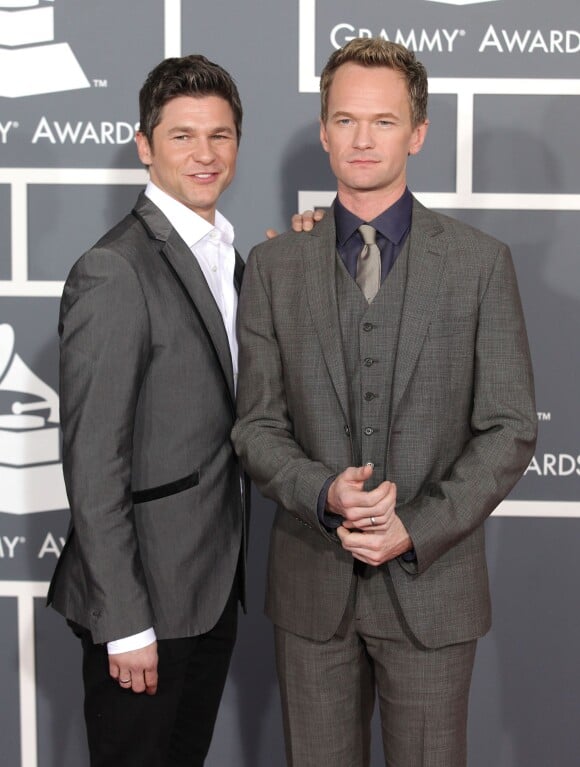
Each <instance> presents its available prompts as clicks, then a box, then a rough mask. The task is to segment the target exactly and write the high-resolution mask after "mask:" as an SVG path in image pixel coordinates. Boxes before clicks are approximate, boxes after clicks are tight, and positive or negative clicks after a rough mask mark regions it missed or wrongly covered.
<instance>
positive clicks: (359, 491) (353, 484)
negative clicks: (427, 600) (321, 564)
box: [326, 464, 413, 567]
mask: <svg viewBox="0 0 580 767" xmlns="http://www.w3.org/2000/svg"><path fill="white" fill-rule="evenodd" d="M372 473H373V465H372V464H367V465H366V466H350V467H348V468H347V469H345V470H344V471H343V472H342V473H341V474H339V475H338V477H337V478H336V479H335V480H334V482H333V483H332V484H331V485H330V488H329V490H328V495H327V500H326V508H327V510H328V511H330V512H332V513H333V514H338V515H339V516H341V517H342V518H343V522H342V525H341V526H340V527H339V528H338V530H337V534H338V537H339V538H340V541H341V543H342V547H343V548H344V549H345V550H346V551H348V552H350V553H351V554H352V556H353V557H354V558H355V559H359V560H360V561H361V562H365V563H367V564H369V565H373V566H375V567H376V566H378V565H381V564H383V563H384V562H388V561H389V560H390V559H394V558H395V557H398V556H399V555H400V554H403V553H404V552H405V551H409V550H410V549H411V548H412V547H413V545H412V541H411V538H410V537H409V534H408V533H407V530H406V529H405V526H404V525H403V523H402V522H401V520H400V519H399V517H398V516H397V514H396V511H395V506H396V502H397V487H396V485H395V483H394V482H388V481H385V482H381V484H380V485H379V486H378V487H376V488H374V490H368V491H367V490H365V489H364V484H365V482H366V481H367V480H369V479H370V478H371V477H372Z"/></svg>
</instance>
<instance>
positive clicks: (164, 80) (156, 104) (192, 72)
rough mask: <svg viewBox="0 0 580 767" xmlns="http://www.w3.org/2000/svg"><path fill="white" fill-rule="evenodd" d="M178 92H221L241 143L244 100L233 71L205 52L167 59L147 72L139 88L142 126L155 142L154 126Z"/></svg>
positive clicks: (189, 93)
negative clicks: (229, 71)
mask: <svg viewBox="0 0 580 767" xmlns="http://www.w3.org/2000/svg"><path fill="white" fill-rule="evenodd" d="M178 96H193V97H194V98H200V97H203V96H220V97H221V98H223V99H225V101H227V102H228V104H229V105H230V106H231V108H232V112H233V114H234V123H235V125H236V134H237V138H238V144H239V143H240V138H241V136H242V115H243V112H242V103H241V101H240V94H239V93H238V89H237V87H236V84H235V82H234V80H233V78H232V77H231V75H230V74H229V73H228V72H226V70H225V69H223V68H222V67H220V66H219V64H214V63H213V61H209V59H206V57H205V56H201V55H198V54H192V55H190V56H182V57H181V58H171V59H165V60H164V61H162V62H161V63H160V64H158V65H157V66H156V67H155V69H153V70H152V71H151V72H149V74H148V75H147V79H146V80H145V82H144V84H143V87H142V88H141V90H140V91H139V122H140V124H139V129H140V131H141V133H143V134H144V135H145V136H146V137H147V141H148V142H149V143H150V144H152V142H153V130H154V129H155V127H156V126H157V125H158V124H159V122H160V121H161V111H162V109H163V107H164V106H165V104H166V103H167V102H168V101H171V100H172V99H175V98H177V97H178Z"/></svg>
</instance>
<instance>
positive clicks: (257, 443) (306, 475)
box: [232, 248, 337, 541]
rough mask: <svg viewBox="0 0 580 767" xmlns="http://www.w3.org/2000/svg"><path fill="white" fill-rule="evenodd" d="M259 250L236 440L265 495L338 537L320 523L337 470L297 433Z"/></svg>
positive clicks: (244, 335) (244, 307)
mask: <svg viewBox="0 0 580 767" xmlns="http://www.w3.org/2000/svg"><path fill="white" fill-rule="evenodd" d="M258 251H259V248H258V250H257V249H254V250H253V251H252V253H251V254H250V257H249V259H248V263H247V265H246V269H245V271H244V282H243V285H242V291H241V294H240V303H239V308H238V339H239V349H240V365H239V369H240V372H239V379H238V394H237V409H238V421H237V422H236V425H235V427H234V430H233V432H232V439H233V442H234V446H235V449H236V451H237V453H238V455H239V456H240V459H241V461H242V463H243V464H244V466H245V468H246V469H247V471H248V473H249V474H250V476H251V477H252V479H253V480H254V482H255V483H256V485H257V487H258V488H259V490H260V491H261V492H262V493H263V495H265V496H266V497H267V498H271V499H273V500H275V501H276V502H277V503H279V504H280V505H281V506H282V507H283V508H284V509H286V510H287V511H288V512H290V513H291V514H294V515H295V516H296V517H298V518H299V519H300V520H301V521H302V522H303V523H305V524H306V525H308V526H309V527H313V528H315V529H317V530H319V531H320V532H321V533H322V535H324V536H325V537H326V538H328V539H330V540H333V541H335V540H337V539H336V536H333V535H332V534H331V533H330V532H329V531H327V530H326V528H325V527H324V526H323V525H322V524H321V523H320V520H319V518H318V512H317V506H318V498H319V495H320V492H321V490H322V488H323V486H324V484H325V482H326V481H327V480H328V479H329V478H330V477H332V476H333V475H334V474H335V473H336V472H334V471H332V470H331V469H329V468H328V467H327V466H325V465H324V464H323V463H321V462H319V461H313V460H311V459H310V458H309V457H308V456H307V455H306V453H305V452H304V451H303V450H302V448H301V447H300V445H299V444H298V443H297V442H296V440H295V438H294V434H293V427H292V421H291V418H290V416H289V413H288V406H287V402H286V394H285V390H284V371H283V367H282V361H281V356H280V351H279V349H278V342H277V339H276V333H275V328H274V321H273V317H272V308H271V304H270V297H269V295H268V289H267V284H266V281H265V280H264V279H263V275H262V274H261V271H260V263H259V258H258ZM266 258H268V255H266Z"/></svg>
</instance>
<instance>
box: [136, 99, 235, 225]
mask: <svg viewBox="0 0 580 767" xmlns="http://www.w3.org/2000/svg"><path fill="white" fill-rule="evenodd" d="M136 141H137V151H138V153H139V159H140V160H141V162H142V163H143V164H144V165H147V166H149V174H150V177H151V181H153V183H154V184H155V185H156V186H158V187H159V188H160V189H162V190H163V191H164V192H166V193H167V194H168V195H170V197H173V198H174V199H175V200H177V201H178V202H181V203H183V205H185V206H187V207H188V208H189V209H190V210H193V211H194V212H195V213H197V214H198V215H199V216H202V217H203V218H205V219H206V220H207V221H209V222H210V223H212V224H213V223H214V219H215V211H216V205H217V201H218V199H219V197H220V195H221V193H222V192H223V191H224V190H225V189H227V187H228V186H229V185H230V183H231V181H232V179H233V177H234V174H235V172H236V158H237V154H238V140H237V133H236V126H235V123H234V116H233V112H232V108H231V106H230V105H229V104H228V102H227V101H226V100H225V99H223V98H221V97H220V96H200V97H193V96H178V97H177V98H174V99H171V100H170V101H168V102H167V103H166V104H165V105H164V107H163V110H162V112H161V120H160V121H159V123H158V124H157V125H156V126H155V128H154V130H153V139H152V141H151V142H149V141H148V140H147V137H146V136H145V135H144V134H143V133H138V134H137V136H136Z"/></svg>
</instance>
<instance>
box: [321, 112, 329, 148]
mask: <svg viewBox="0 0 580 767" xmlns="http://www.w3.org/2000/svg"><path fill="white" fill-rule="evenodd" d="M320 143H321V144H322V148H323V149H324V151H325V152H328V151H329V149H328V135H327V133H326V125H325V124H324V121H323V120H322V118H321V119H320Z"/></svg>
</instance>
